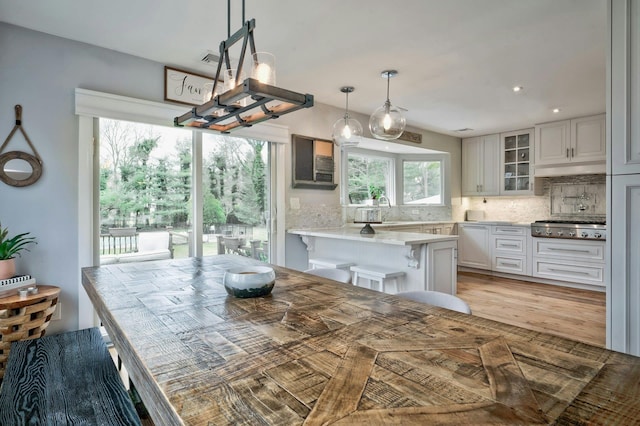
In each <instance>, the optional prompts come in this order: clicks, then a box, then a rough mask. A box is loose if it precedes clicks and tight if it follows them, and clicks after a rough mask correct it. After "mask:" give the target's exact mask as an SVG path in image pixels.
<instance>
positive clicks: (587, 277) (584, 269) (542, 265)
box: [533, 259, 605, 286]
mask: <svg viewBox="0 0 640 426" xmlns="http://www.w3.org/2000/svg"><path fill="white" fill-rule="evenodd" d="M533 276H534V277H538V278H548V279H553V280H560V281H571V282H574V283H579V284H591V285H599V286H604V285H605V284H604V265H594V264H575V263H574V264H567V263H566V262H553V261H551V260H545V259H535V260H534V263H533Z"/></svg>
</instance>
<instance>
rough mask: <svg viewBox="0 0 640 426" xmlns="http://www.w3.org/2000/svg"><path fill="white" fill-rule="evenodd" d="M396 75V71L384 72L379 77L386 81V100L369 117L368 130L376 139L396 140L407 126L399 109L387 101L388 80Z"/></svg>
mask: <svg viewBox="0 0 640 426" xmlns="http://www.w3.org/2000/svg"><path fill="white" fill-rule="evenodd" d="M396 75H398V71H396V70H385V71H382V73H381V77H382V78H386V79H387V100H386V101H385V103H384V104H383V105H382V106H381V107H380V108H378V109H376V110H375V111H374V112H373V114H371V117H369V130H370V131H371V134H372V135H373V137H375V138H376V139H382V140H385V141H391V140H394V139H398V138H399V137H400V135H401V134H402V132H403V131H404V128H405V126H406V125H407V120H406V119H405V118H404V116H403V115H402V112H400V109H399V108H398V107H395V106H393V105H391V101H390V100H389V79H390V78H392V77H395V76H396Z"/></svg>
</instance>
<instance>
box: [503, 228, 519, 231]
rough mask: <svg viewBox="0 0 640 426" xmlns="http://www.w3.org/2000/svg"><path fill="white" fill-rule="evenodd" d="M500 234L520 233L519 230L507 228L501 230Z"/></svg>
mask: <svg viewBox="0 0 640 426" xmlns="http://www.w3.org/2000/svg"><path fill="white" fill-rule="evenodd" d="M500 232H520V230H519V229H505V228H500Z"/></svg>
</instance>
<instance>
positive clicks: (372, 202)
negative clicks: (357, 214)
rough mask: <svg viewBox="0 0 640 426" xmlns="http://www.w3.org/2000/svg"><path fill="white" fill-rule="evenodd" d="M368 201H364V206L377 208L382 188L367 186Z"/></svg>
mask: <svg viewBox="0 0 640 426" xmlns="http://www.w3.org/2000/svg"><path fill="white" fill-rule="evenodd" d="M369 195H370V196H371V198H370V199H368V200H366V201H365V204H367V205H369V206H377V205H378V204H379V201H378V200H379V199H380V196H381V195H382V188H380V187H379V186H376V185H369Z"/></svg>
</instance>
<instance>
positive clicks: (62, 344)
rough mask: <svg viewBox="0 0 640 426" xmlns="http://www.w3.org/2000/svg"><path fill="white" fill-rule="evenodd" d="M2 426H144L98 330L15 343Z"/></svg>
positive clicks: (2, 390)
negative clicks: (83, 425) (29, 425)
mask: <svg viewBox="0 0 640 426" xmlns="http://www.w3.org/2000/svg"><path fill="white" fill-rule="evenodd" d="M0 424H2V425H26V424H43V425H45V424H46V425H65V424H91V425H98V424H100V425H140V424H141V423H140V418H139V417H138V415H137V413H136V410H135V408H134V406H133V403H132V401H131V398H130V397H129V394H128V393H127V390H126V389H125V386H124V384H123V383H122V380H121V379H120V375H119V373H118V370H117V369H116V366H115V364H114V363H113V360H112V359H111V355H110V354H109V351H108V349H107V346H106V345H105V343H104V341H103V340H102V336H101V334H100V331H99V330H98V328H88V329H84V330H78V331H72V332H68V333H62V334H57V335H53V336H46V337H41V338H39V339H33V340H25V341H20V342H15V343H14V344H13V345H12V346H11V353H10V355H9V361H8V363H7V369H6V371H5V375H4V380H3V382H2V386H1V387H0Z"/></svg>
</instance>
